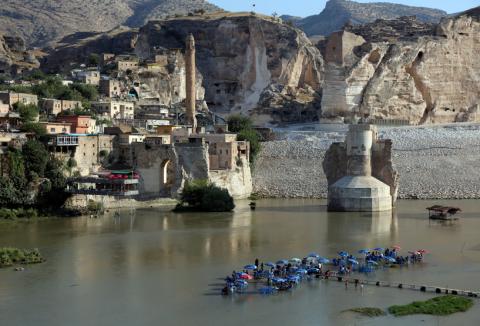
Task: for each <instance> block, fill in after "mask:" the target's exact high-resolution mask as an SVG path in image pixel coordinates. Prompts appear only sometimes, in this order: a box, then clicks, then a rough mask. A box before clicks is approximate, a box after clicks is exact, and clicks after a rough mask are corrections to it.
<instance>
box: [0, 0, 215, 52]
mask: <svg viewBox="0 0 480 326" xmlns="http://www.w3.org/2000/svg"><path fill="white" fill-rule="evenodd" d="M198 10H201V11H202V12H203V11H205V12H212V11H218V10H221V9H220V8H218V7H217V6H214V5H212V4H210V3H208V2H207V1H204V0H101V1H98V0H68V1H67V0H3V1H2V6H1V8H0V32H4V33H6V34H9V35H15V36H21V37H23V38H24V39H25V40H26V41H27V43H28V44H29V45H34V46H41V47H43V46H45V45H46V44H47V43H50V42H53V41H58V40H60V39H61V38H62V37H64V36H66V35H69V34H73V33H78V32H107V31H109V30H112V29H114V28H116V27H117V26H119V25H126V26H130V27H139V26H142V25H144V24H145V23H146V22H147V21H148V20H151V19H159V18H165V17H167V16H173V15H187V14H188V13H193V12H195V11H198Z"/></svg>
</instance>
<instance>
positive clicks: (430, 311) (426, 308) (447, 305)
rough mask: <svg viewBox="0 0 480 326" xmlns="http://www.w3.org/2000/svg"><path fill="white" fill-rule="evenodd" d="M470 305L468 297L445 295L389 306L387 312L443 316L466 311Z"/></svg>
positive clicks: (400, 314)
mask: <svg viewBox="0 0 480 326" xmlns="http://www.w3.org/2000/svg"><path fill="white" fill-rule="evenodd" d="M472 306H473V300H472V299H470V298H464V297H458V296H454V295H446V296H442V297H436V298H433V299H430V300H427V301H415V302H412V303H410V304H407V305H403V306H391V307H389V308H388V312H389V313H391V314H393V315H395V316H396V317H399V316H406V315H414V314H426V315H436V316H445V315H450V314H454V313H456V312H464V311H467V310H468V309H470V308H471V307H472Z"/></svg>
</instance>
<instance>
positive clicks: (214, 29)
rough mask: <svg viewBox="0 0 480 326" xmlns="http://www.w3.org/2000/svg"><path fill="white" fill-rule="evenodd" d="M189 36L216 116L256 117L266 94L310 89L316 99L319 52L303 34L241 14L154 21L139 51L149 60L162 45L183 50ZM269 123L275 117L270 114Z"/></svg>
mask: <svg viewBox="0 0 480 326" xmlns="http://www.w3.org/2000/svg"><path fill="white" fill-rule="evenodd" d="M189 33H192V34H193V35H194V37H195V41H196V47H197V69H198V70H199V72H200V73H201V75H202V76H203V86H204V88H205V99H206V101H207V104H208V106H209V108H210V109H211V110H213V111H215V112H216V113H219V114H224V115H228V114H231V113H245V114H248V113H250V114H254V113H255V112H258V111H260V110H262V105H261V104H262V103H264V101H263V100H265V96H264V95H265V92H273V93H274V94H276V95H277V94H295V93H298V92H299V91H305V92H308V94H310V95H312V96H311V97H310V99H311V100H312V101H313V99H314V96H313V94H315V93H317V92H319V91H320V89H321V86H322V72H323V61H322V58H321V56H320V53H319V51H318V50H317V49H316V48H315V47H314V46H313V45H312V44H311V42H310V41H309V40H308V39H307V38H306V36H305V35H304V34H303V33H301V32H299V31H298V30H296V29H294V28H291V27H289V26H288V25H284V24H281V23H279V22H277V21H274V20H272V19H271V18H267V17H260V16H251V15H249V14H244V15H243V14H238V15H225V16H222V15H220V16H210V17H208V18H203V19H198V18H188V19H172V20H166V21H152V22H150V23H149V24H147V25H146V26H144V27H143V28H141V29H140V31H139V35H138V41H137V43H136V46H135V51H136V53H137V54H138V55H139V56H140V57H141V58H142V59H147V58H149V57H151V56H152V55H153V53H154V52H155V49H157V48H159V47H165V48H183V47H184V41H185V38H186V36H187V35H188V34H189ZM293 97H295V96H293ZM261 99H262V101H261ZM318 109H319V106H318ZM265 120H266V121H264V122H271V121H272V120H274V119H272V118H271V115H269V116H268V117H266V119H265Z"/></svg>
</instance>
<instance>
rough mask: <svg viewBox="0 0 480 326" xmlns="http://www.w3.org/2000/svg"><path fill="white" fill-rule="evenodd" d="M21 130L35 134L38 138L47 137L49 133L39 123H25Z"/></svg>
mask: <svg viewBox="0 0 480 326" xmlns="http://www.w3.org/2000/svg"><path fill="white" fill-rule="evenodd" d="M20 130H21V131H23V132H28V133H33V134H35V135H36V136H37V137H41V136H45V135H46V134H47V131H46V130H45V127H44V126H42V125H41V124H39V123H36V122H27V123H24V124H23V125H22V126H21V127H20Z"/></svg>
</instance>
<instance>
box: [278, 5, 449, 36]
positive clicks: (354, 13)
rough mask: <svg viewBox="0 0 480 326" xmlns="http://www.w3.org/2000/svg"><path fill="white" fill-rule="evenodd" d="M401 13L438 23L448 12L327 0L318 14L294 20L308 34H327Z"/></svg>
mask: <svg viewBox="0 0 480 326" xmlns="http://www.w3.org/2000/svg"><path fill="white" fill-rule="evenodd" d="M402 16H416V18H417V19H418V20H419V21H420V22H426V23H438V22H439V21H440V19H441V18H443V17H445V16H447V13H446V12H445V11H442V10H438V9H430V8H423V7H411V6H405V5H400V4H395V3H388V2H372V3H358V2H355V1H349V0H329V1H328V2H327V5H326V6H325V9H324V10H323V11H322V12H321V13H320V14H318V15H314V16H309V17H306V18H303V19H298V18H296V17H294V18H295V19H293V23H295V24H296V25H297V26H298V27H300V28H301V29H303V30H304V31H305V33H307V35H330V34H331V33H332V32H335V31H338V30H340V29H341V28H342V27H343V26H345V24H352V25H358V24H365V23H370V22H373V21H375V20H377V19H395V18H398V17H402ZM284 17H285V16H284Z"/></svg>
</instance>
